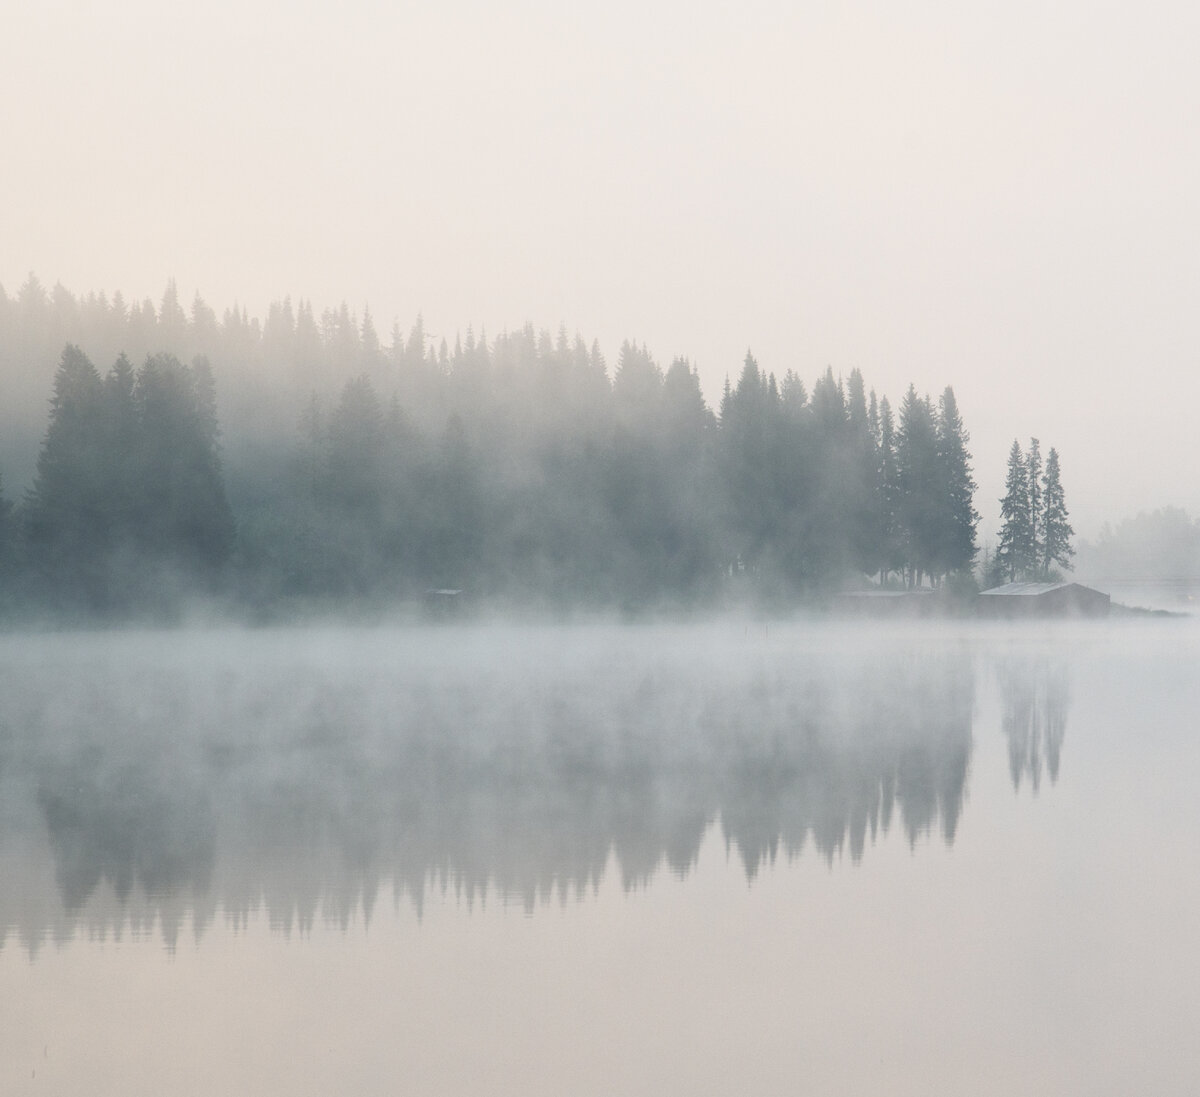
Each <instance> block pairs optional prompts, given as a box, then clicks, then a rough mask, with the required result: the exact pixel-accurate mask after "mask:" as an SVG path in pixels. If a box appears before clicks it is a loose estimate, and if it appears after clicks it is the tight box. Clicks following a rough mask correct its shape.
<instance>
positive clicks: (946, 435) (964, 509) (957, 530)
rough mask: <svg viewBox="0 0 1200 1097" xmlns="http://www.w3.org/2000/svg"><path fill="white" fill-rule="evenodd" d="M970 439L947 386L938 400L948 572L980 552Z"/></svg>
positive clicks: (943, 555) (943, 553) (943, 552)
mask: <svg viewBox="0 0 1200 1097" xmlns="http://www.w3.org/2000/svg"><path fill="white" fill-rule="evenodd" d="M970 440H971V436H970V435H969V434H968V433H967V431H966V428H965V427H964V426H963V421H962V416H961V415H960V414H959V411H958V402H957V401H956V400H955V398H954V389H952V388H950V387H949V386H948V385H947V386H946V391H945V392H943V393H942V395H941V397H940V398H939V400H938V420H937V445H938V462H939V464H940V466H941V477H940V479H941V484H940V485H939V487H940V490H939V505H940V509H941V515H940V517H941V523H940V524H941V529H940V531H939V533H940V546H939V562H940V563H941V565H942V567H943V568H944V570H945V571H947V572H951V571H958V570H960V569H962V568H967V567H970V565H971V563H972V561H973V560H974V559H975V553H976V551H977V547H976V544H975V527H976V526H977V525H978V524H979V512H978V511H976V509H975V480H974V478H973V477H972V476H971V454H970V453H969V452H968V450H967V443H968V442H969V441H970Z"/></svg>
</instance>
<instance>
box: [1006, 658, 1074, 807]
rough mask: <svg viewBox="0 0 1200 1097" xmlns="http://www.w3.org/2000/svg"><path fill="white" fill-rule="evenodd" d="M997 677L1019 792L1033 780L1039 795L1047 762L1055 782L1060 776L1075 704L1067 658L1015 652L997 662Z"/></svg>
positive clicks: (1010, 760) (1011, 768) (1012, 770)
mask: <svg viewBox="0 0 1200 1097" xmlns="http://www.w3.org/2000/svg"><path fill="white" fill-rule="evenodd" d="M996 677H997V681H998V682H999V686H1000V698H1001V705H1002V708H1003V715H1002V717H1001V726H1002V727H1003V730H1004V736H1005V738H1006V739H1007V740H1008V769H1009V775H1010V776H1011V777H1012V783H1013V788H1014V789H1016V790H1018V791H1019V790H1020V788H1021V781H1022V780H1023V779H1027V780H1028V781H1029V786H1030V788H1031V789H1032V790H1033V792H1034V794H1036V793H1037V791H1038V789H1039V788H1040V787H1041V782H1042V766H1043V763H1044V764H1045V767H1046V771H1047V772H1048V773H1049V775H1050V784H1051V785H1053V784H1056V783H1057V781H1058V767H1059V760H1060V758H1061V757H1062V743H1063V737H1064V735H1065V734H1066V730H1067V708H1068V706H1069V705H1070V684H1069V680H1068V672H1067V666H1066V663H1064V662H1063V661H1061V660H1052V659H1050V658H1048V657H1046V656H1044V655H1043V656H1033V655H1025V656H1019V657H1010V658H1008V659H1005V660H1003V661H1002V662H1000V663H998V664H997V667H996Z"/></svg>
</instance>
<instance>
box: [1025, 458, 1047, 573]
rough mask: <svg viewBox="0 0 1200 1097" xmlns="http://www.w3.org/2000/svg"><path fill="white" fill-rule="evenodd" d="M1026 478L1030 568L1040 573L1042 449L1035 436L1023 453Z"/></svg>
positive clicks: (1042, 541) (1041, 553) (1041, 556)
mask: <svg viewBox="0 0 1200 1097" xmlns="http://www.w3.org/2000/svg"><path fill="white" fill-rule="evenodd" d="M1025 466H1026V479H1027V480H1028V481H1029V546H1030V568H1031V570H1033V571H1035V572H1036V573H1037V574H1038V575H1041V573H1042V558H1043V555H1044V553H1043V548H1044V536H1043V532H1042V451H1041V446H1040V444H1039V443H1038V440H1037V439H1036V438H1030V439H1029V450H1028V452H1027V453H1026V454H1025Z"/></svg>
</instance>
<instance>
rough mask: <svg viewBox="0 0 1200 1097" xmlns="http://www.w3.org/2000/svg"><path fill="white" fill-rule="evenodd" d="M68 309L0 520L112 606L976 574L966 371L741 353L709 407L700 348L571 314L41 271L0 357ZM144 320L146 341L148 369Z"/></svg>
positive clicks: (53, 573) (629, 602) (80, 587)
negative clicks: (46, 415) (407, 325)
mask: <svg viewBox="0 0 1200 1097" xmlns="http://www.w3.org/2000/svg"><path fill="white" fill-rule="evenodd" d="M38 325H40V327H38ZM64 328H65V329H67V330H69V332H70V333H71V334H72V335H73V336H75V337H76V338H75V342H73V343H72V344H71V345H69V346H68V347H67V349H66V350H65V351H63V350H62V346H61V344H60V345H59V347H58V349H57V350H56V351H55V356H56V357H57V358H58V373H57V375H56V376H55V377H54V379H53V402H52V404H51V410H50V423H49V427H48V429H47V430H46V433H45V435H44V436H43V437H42V439H41V443H40V450H39V457H38V464H37V470H36V477H35V480H34V484H33V488H32V490H31V491H30V492H29V493H28V494H27V495H26V497H25V498H24V499H23V500H22V501H21V503H20V505H19V506H18V507H17V508H16V513H13V514H10V515H9V520H8V523H7V534H6V535H5V536H4V542H5V544H6V546H7V550H8V553H9V560H10V565H11V566H10V568H9V572H10V581H9V583H8V586H9V588H10V592H11V591H16V592H17V597H18V600H20V598H22V597H24V598H26V599H27V600H29V601H31V602H34V603H37V602H39V601H42V600H45V599H46V598H50V597H53V599H55V600H57V601H58V602H60V603H63V604H66V603H74V604H78V605H81V606H83V607H85V608H89V609H96V610H100V611H105V610H113V611H118V612H119V611H120V609H121V607H123V606H127V605H130V604H139V605H140V604H149V605H153V604H156V600H157V601H158V602H161V601H163V600H164V599H165V601H168V602H169V601H170V600H171V598H173V597H174V596H175V595H174V594H173V593H172V592H174V591H175V590H176V588H177V587H178V586H179V584H180V583H181V581H182V579H183V578H185V577H186V578H192V579H194V580H195V581H196V583H197V585H198V586H199V588H200V589H203V590H205V591H218V592H222V593H224V594H225V595H226V596H227V597H229V598H231V599H233V600H235V601H236V602H238V603H239V604H241V605H243V606H246V607H249V608H250V609H251V610H252V611H261V612H265V613H270V612H274V611H275V610H277V609H278V608H280V607H286V606H296V605H303V604H313V605H322V604H327V603H331V602H335V601H337V602H341V601H344V600H346V599H350V600H356V601H359V602H364V603H369V604H378V603H379V602H380V601H381V600H388V599H395V598H414V597H418V598H419V597H422V596H423V595H424V594H425V593H426V592H428V591H430V590H462V591H465V592H466V594H467V596H468V597H479V598H489V599H496V600H499V601H509V602H517V603H522V604H544V605H548V606H565V605H583V606H595V607H629V608H638V607H642V606H647V605H661V604H666V605H677V606H679V605H684V606H690V605H697V604H701V605H703V604H713V603H718V602H721V601H722V600H727V599H751V600H753V599H763V600H768V601H769V600H774V599H779V598H784V599H792V598H796V597H813V596H820V595H821V594H822V593H824V592H827V591H829V590H832V589H837V588H839V587H841V586H843V585H846V584H856V583H861V582H862V581H863V577H864V576H875V577H876V578H877V579H878V580H879V581H881V582H885V583H891V584H895V585H899V584H908V585H917V584H922V583H930V584H933V585H938V584H941V583H943V582H944V581H945V580H946V579H947V578H948V577H953V576H961V577H963V579H964V581H967V582H969V581H970V569H971V565H972V562H973V560H974V557H975V552H976V544H975V530H976V525H977V522H978V515H977V513H976V511H975V509H974V506H973V502H972V498H973V492H974V487H975V485H974V481H973V479H972V474H971V456H970V453H969V450H968V441H969V439H968V435H967V432H966V430H965V428H964V425H963V421H962V417H961V415H960V413H959V410H958V407H957V404H956V402H955V399H954V393H953V391H952V389H950V388H947V389H946V390H945V391H944V392H943V393H942V394H941V396H940V397H938V399H937V400H936V401H934V400H933V399H931V398H930V397H928V396H921V395H918V393H917V392H916V390H915V388H913V387H911V386H910V387H909V390H908V391H907V393H905V394H904V396H903V398H902V399H901V401H900V404H899V407H898V408H896V409H893V407H892V405H891V404H890V402H889V401H888V399H887V398H886V397H883V398H879V397H877V396H876V394H875V392H874V391H868V390H867V387H866V384H865V381H864V379H863V377H862V375H861V373H860V372H859V371H858V370H854V371H852V372H851V373H850V374H849V375H848V376H847V377H845V378H838V377H835V375H834V373H833V371H832V370H831V369H827V370H826V371H825V373H824V374H823V375H822V376H821V377H819V378H818V379H817V380H816V382H815V383H814V384H813V385H812V388H811V392H810V391H809V389H808V388H807V387H806V385H805V383H804V382H803V381H802V380H801V379H800V377H799V376H798V375H797V374H796V373H795V372H794V371H793V370H787V371H786V372H784V373H783V375H782V376H781V377H777V376H776V375H775V374H773V373H770V372H767V371H765V370H763V369H761V368H760V367H759V365H758V363H757V362H756V361H755V359H754V358H753V356H752V355H750V354H747V356H746V360H745V362H744V363H743V364H742V367H741V370H740V373H739V374H738V375H737V379H736V383H733V382H727V383H726V388H725V391H724V394H723V396H722V399H721V402H720V405H719V406H718V407H717V408H716V409H713V408H710V407H709V406H708V405H707V404H706V402H705V399H704V396H703V394H702V392H701V389H700V384H699V379H698V377H697V374H696V371H695V369H694V368H693V367H692V366H691V365H690V364H689V363H688V362H687V361H686V360H683V359H677V360H676V361H674V362H672V363H671V364H670V366H669V367H668V368H666V369H663V368H662V367H660V365H659V364H658V363H657V362H655V360H654V359H653V358H652V356H651V355H650V354H649V353H648V352H647V350H646V348H645V347H639V346H637V345H635V344H633V343H630V342H627V343H625V344H624V345H623V346H622V348H621V350H620V353H619V356H618V359H617V361H616V364H615V367H614V368H613V369H612V370H611V371H610V370H609V368H608V365H607V363H606V361H605V359H604V357H603V356H602V355H601V353H600V350H599V348H598V346H597V345H596V344H595V343H593V344H591V345H590V346H588V345H587V344H585V343H584V341H583V340H582V339H580V338H578V337H576V338H575V339H574V340H571V339H569V338H568V337H567V335H566V333H565V332H564V331H560V332H559V334H558V336H557V338H555V337H552V336H551V335H550V334H549V333H547V332H540V333H538V332H535V330H534V329H533V328H532V327H531V326H526V327H525V328H523V329H521V330H520V331H517V332H505V333H502V334H500V335H499V336H497V337H495V338H494V339H491V340H488V339H487V338H486V337H480V338H478V339H477V338H475V336H474V335H473V333H472V332H471V331H470V330H468V331H467V333H466V336H465V338H464V339H461V340H459V339H456V341H455V345H454V348H453V350H451V349H450V348H449V347H448V346H447V344H446V342H445V340H442V341H441V343H440V345H439V346H438V347H437V349H436V350H435V349H434V348H433V345H432V341H431V340H430V339H429V337H428V336H427V335H426V333H425V332H424V329H423V326H422V324H421V322H420V321H419V320H418V322H417V324H416V325H414V327H413V329H412V330H411V331H410V333H409V335H408V337H407V338H404V337H403V336H402V335H401V333H400V331H399V329H398V328H397V329H394V330H393V334H392V339H391V342H390V344H389V345H387V346H384V345H382V344H381V343H380V341H379V339H378V337H377V335H376V334H375V330H374V326H373V324H372V323H371V321H370V317H369V316H367V315H364V316H363V317H362V318H357V317H354V316H353V315H352V314H351V313H350V312H349V310H348V309H346V308H345V307H343V308H342V309H341V310H340V311H338V312H326V313H325V314H324V315H323V316H322V317H321V318H320V320H319V321H318V320H317V318H316V317H315V316H314V315H313V313H312V310H311V308H310V307H308V306H307V305H306V304H301V305H300V306H299V307H298V308H295V309H293V307H292V306H291V304H290V302H287V301H285V302H282V303H279V304H277V305H273V306H272V308H271V310H270V312H269V314H268V318H267V321H266V323H265V324H263V325H259V324H258V322H257V321H251V320H249V319H247V317H246V316H245V314H244V312H241V311H239V310H237V309H235V310H232V311H231V312H227V313H226V315H225V317H224V320H223V321H221V322H217V321H216V319H215V316H214V315H213V314H212V310H210V309H209V308H208V307H207V306H206V305H205V304H204V303H203V302H202V301H200V300H199V298H197V300H196V301H195V302H194V303H193V306H192V309H191V313H190V315H189V314H188V313H185V312H184V311H183V309H182V307H181V306H180V304H179V302H178V300H177V296H176V293H175V290H174V286H173V285H172V286H169V287H168V291H167V293H166V294H165V295H164V299H163V302H162V304H161V306H160V307H159V308H158V309H157V310H156V309H155V308H154V306H153V305H152V304H151V303H150V302H146V303H144V304H142V305H140V306H137V307H136V308H129V307H128V306H126V305H125V304H124V302H122V301H121V300H120V299H119V298H117V297H114V299H112V300H108V299H106V298H104V297H103V296H100V297H96V296H90V297H89V298H87V299H84V300H82V301H80V300H76V299H74V298H70V295H67V294H65V291H60V288H56V290H55V291H54V293H52V294H50V295H47V294H45V292H44V291H42V290H41V287H40V286H38V285H36V283H35V282H34V280H32V279H31V281H30V282H28V283H26V285H25V286H24V287H22V290H21V292H20V293H19V294H18V295H17V297H16V298H7V297H4V296H3V294H2V292H0V332H2V333H3V334H4V338H5V343H4V344H3V348H2V350H0V353H3V354H6V355H9V356H11V355H12V354H13V353H14V351H13V348H14V347H22V346H23V347H26V348H30V352H31V353H32V348H33V347H34V346H35V345H40V344H39V340H44V339H45V338H48V337H49V336H48V335H47V333H48V332H57V333H58V334H62V333H63V330H64ZM35 329H36V330H35ZM14 333H17V334H15V335H14ZM39 333H40V334H39ZM123 334H124V335H128V336H130V339H129V345H130V346H133V347H135V348H137V350H138V351H145V352H147V356H146V357H144V359H143V358H138V359H135V360H136V361H144V364H143V365H142V366H140V367H139V368H138V369H137V370H136V371H135V370H134V369H133V368H132V367H131V365H130V364H129V362H130V360H129V359H128V358H126V357H123V356H120V357H119V355H120V354H121V351H122V349H124V348H123V347H122V346H121V345H120V339H121V337H122V335H123ZM134 334H136V335H137V338H136V339H135V338H133V335H134ZM93 346H99V347H102V348H103V347H106V348H108V350H109V351H111V352H113V354H112V358H110V359H109V360H110V361H114V362H115V364H114V365H113V366H112V367H111V368H110V369H109V370H108V371H107V374H106V375H103V376H102V375H101V373H100V372H99V371H98V370H97V369H96V368H95V366H94V364H93V361H94V359H92V358H90V357H89V354H88V353H85V352H87V351H88V350H89V348H91V347H93ZM208 359H211V361H212V362H213V363H214V367H215V369H216V370H217V371H219V372H218V373H217V374H216V376H215V377H214V373H213V371H212V370H210V369H209V367H208V365H207V360H208ZM188 360H190V361H192V362H193V364H192V365H189V366H185V365H182V364H181V361H188ZM102 361H103V360H102ZM23 371H24V372H23V376H27V375H28V374H29V373H30V370H29V367H28V365H26V366H24V367H23ZM49 387H50V386H49V385H47V388H49ZM218 393H219V394H220V404H219V405H218V402H217V399H218ZM43 399H44V397H43ZM218 421H219V422H220V424H221V429H220V430H219V429H218ZM43 422H44V420H43ZM222 456H223V459H224V464H223V465H222ZM227 497H228V501H227ZM151 580H154V581H153V582H152V581H151ZM158 580H164V581H166V583H167V585H166V586H165V588H162V589H165V590H166V591H167V592H168V593H167V595H166V596H164V598H160V597H159V593H158V592H159V586H158Z"/></svg>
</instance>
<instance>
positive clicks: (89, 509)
mask: <svg viewBox="0 0 1200 1097" xmlns="http://www.w3.org/2000/svg"><path fill="white" fill-rule="evenodd" d="M103 399H104V387H103V382H102V381H101V379H100V374H99V373H98V372H97V371H96V367H95V366H93V365H92V363H91V361H90V360H89V359H88V358H87V356H86V355H85V354H84V353H83V352H82V351H81V350H80V349H79V348H78V347H76V346H68V347H66V348H65V349H64V350H63V353H62V358H61V359H60V361H59V366H58V370H57V372H56V373H55V375H54V396H53V398H52V399H51V402H50V423H49V426H48V427H47V429H46V436H45V439H44V440H43V442H42V449H41V452H40V453H39V454H38V460H37V475H36V477H35V479H34V483H33V489H32V491H31V492H30V493H29V497H28V500H27V506H26V533H27V535H28V540H29V546H30V548H31V550H32V553H33V560H34V563H35V567H36V569H37V570H38V571H39V572H40V573H41V578H42V579H43V581H45V582H46V584H47V587H48V593H51V594H52V595H53V596H55V597H58V598H61V599H63V600H65V601H68V602H70V601H75V600H82V601H83V602H85V603H88V604H91V605H93V606H100V605H103V604H104V602H105V601H106V598H107V588H106V581H105V571H104V560H105V558H106V556H107V553H108V548H109V529H108V522H107V520H106V515H105V511H104V498H105V491H104V487H105V484H104V470H105V468H106V466H107V464H108V462H106V461H105V460H104V456H103V448H104V434H105V431H104V429H103Z"/></svg>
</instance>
